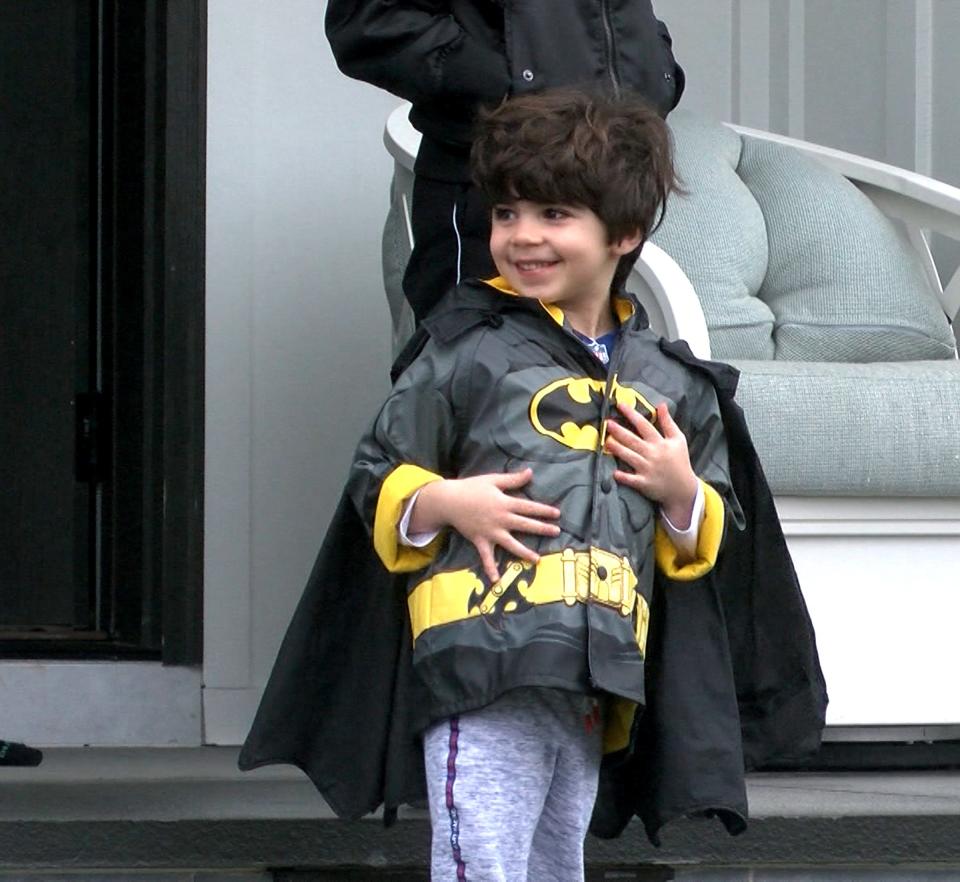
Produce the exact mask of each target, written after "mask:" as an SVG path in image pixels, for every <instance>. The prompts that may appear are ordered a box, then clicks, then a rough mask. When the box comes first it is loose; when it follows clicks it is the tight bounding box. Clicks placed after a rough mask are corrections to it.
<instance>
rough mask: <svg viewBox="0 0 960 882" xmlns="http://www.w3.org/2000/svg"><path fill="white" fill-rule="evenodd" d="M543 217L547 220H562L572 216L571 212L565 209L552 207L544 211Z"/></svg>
mask: <svg viewBox="0 0 960 882" xmlns="http://www.w3.org/2000/svg"><path fill="white" fill-rule="evenodd" d="M543 216H544V217H545V218H546V219H547V220H562V219H563V218H565V217H569V216H570V212H569V211H567V210H566V209H565V208H559V207H557V206H555V205H551V206H550V207H549V208H545V209H544V210H543Z"/></svg>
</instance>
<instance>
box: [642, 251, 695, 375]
mask: <svg viewBox="0 0 960 882" xmlns="http://www.w3.org/2000/svg"><path fill="white" fill-rule="evenodd" d="M627 288H628V289H630V290H631V291H633V293H634V294H636V295H637V299H638V300H639V301H640V303H641V304H642V305H643V308H644V309H645V310H646V311H647V315H648V316H649V317H650V326H651V327H652V328H653V329H654V330H655V331H657V332H658V333H660V334H662V335H663V336H664V337H666V338H667V339H669V340H686V341H687V343H688V344H689V346H690V349H691V350H692V351H693V354H694V355H696V356H697V357H698V358H710V336H709V334H708V333H707V321H706V319H705V318H704V315H703V308H702V307H701V306H700V301H699V299H698V298H697V294H696V292H695V291H694V290H693V285H692V284H690V280H689V279H688V278H687V276H686V274H685V273H684V271H683V270H682V269H680V267H679V266H678V265H677V262H676V261H675V260H674V259H673V258H672V257H671V256H670V255H669V254H667V252H666V251H664V250H663V249H662V248H660V247H658V246H657V245H654V244H653V242H645V243H644V246H643V250H642V251H641V252H640V258H639V260H637V262H636V264H635V266H634V268H633V271H632V272H631V273H630V276H629V278H628V279H627Z"/></svg>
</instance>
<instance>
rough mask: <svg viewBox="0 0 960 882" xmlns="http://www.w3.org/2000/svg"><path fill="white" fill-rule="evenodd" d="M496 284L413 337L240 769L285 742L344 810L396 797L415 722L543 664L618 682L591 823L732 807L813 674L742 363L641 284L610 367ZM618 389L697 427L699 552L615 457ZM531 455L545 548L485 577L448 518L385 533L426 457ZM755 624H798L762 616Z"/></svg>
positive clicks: (790, 748)
mask: <svg viewBox="0 0 960 882" xmlns="http://www.w3.org/2000/svg"><path fill="white" fill-rule="evenodd" d="M497 287H498V282H497V281H496V280H495V281H494V282H491V283H480V282H466V283H464V284H463V285H461V286H460V288H459V289H458V290H457V291H456V293H455V295H454V296H452V297H448V298H447V300H446V301H444V303H443V304H441V306H440V307H438V309H436V310H435V311H434V313H433V314H432V315H431V317H430V318H428V319H427V321H426V322H425V325H424V329H423V330H422V331H421V332H420V333H419V334H418V336H417V337H415V340H414V342H413V344H412V348H411V351H410V352H409V353H408V354H407V358H406V359H405V358H404V356H401V361H402V362H403V361H408V362H409V364H408V365H405V370H403V372H402V373H401V375H400V377H399V379H398V380H397V382H396V384H395V386H394V389H393V391H392V392H391V395H390V396H389V398H388V400H387V402H386V403H385V405H384V407H383V409H382V410H381V412H380V414H379V415H378V417H377V419H376V420H375V422H374V426H373V428H372V429H371V430H370V431H369V432H368V433H367V434H366V435H365V436H364V438H363V439H362V440H361V442H360V444H359V446H358V449H357V452H356V455H355V457H354V464H353V468H352V469H351V476H350V480H349V482H348V485H347V488H346V491H345V493H344V497H343V498H342V499H341V502H340V506H339V508H338V510H337V513H336V514H335V516H334V521H333V523H332V524H331V527H330V530H329V531H328V535H327V539H326V541H325V542H324V545H323V548H322V549H321V551H320V555H319V557H318V560H317V563H316V565H315V567H314V571H313V573H312V575H311V578H310V581H309V582H308V585H307V588H306V590H305V592H304V597H303V599H302V600H301V603H300V605H299V607H298V609H297V611H296V613H295V615H294V619H293V621H292V623H291V625H290V628H289V630H288V633H287V636H286V638H285V640H284V643H283V645H282V646H281V649H280V653H279V656H278V659H277V663H276V665H275V667H274V670H273V673H272V675H271V678H270V681H269V683H268V685H267V689H266V691H265V693H264V697H263V699H262V702H261V705H260V709H259V711H258V713H257V717H256V720H255V722H254V725H253V728H252V730H251V732H250V735H249V736H248V738H247V741H246V743H245V745H244V747H243V750H242V752H241V757H240V765H241V768H253V767H256V766H259V765H263V764H266V763H270V762H292V763H294V764H296V765H298V766H300V767H301V768H303V769H304V770H305V771H306V772H307V774H308V775H310V777H311V779H312V780H313V782H314V784H316V786H317V787H318V788H319V789H320V791H321V792H322V793H323V795H324V796H325V798H326V799H327V801H328V803H329V804H330V806H331V808H333V810H334V811H335V812H337V814H338V815H341V816H344V817H358V816H360V815H363V814H365V813H367V812H370V811H373V810H374V809H375V808H377V806H378V805H380V804H381V803H383V804H384V805H385V808H386V812H387V817H388V819H389V818H390V817H391V816H392V815H393V814H394V812H395V808H396V806H398V805H400V804H402V803H405V802H410V801H415V800H417V799H421V798H422V797H423V795H424V792H425V782H424V779H423V766H422V754H421V749H420V745H419V733H420V732H421V731H422V730H423V728H424V727H425V726H426V725H427V724H429V723H430V722H431V721H433V720H436V719H441V718H443V717H446V716H450V715H453V714H457V713H460V712H464V711H467V710H470V709H473V708H477V707H482V706H484V705H486V704H487V703H489V702H491V701H492V700H493V699H495V698H496V697H497V696H498V695H500V694H502V693H503V692H505V691H507V690H508V689H512V688H516V687H520V686H551V687H555V688H562V689H569V690H573V691H580V692H586V693H601V694H603V695H605V696H607V697H608V701H607V704H608V709H607V720H606V726H605V751H606V757H605V761H604V766H603V769H602V771H601V781H600V788H599V792H598V799H597V805H596V807H595V810H594V820H593V824H592V828H591V829H592V830H593V832H595V833H596V834H597V835H600V836H615V835H617V834H618V833H619V832H620V831H621V830H622V829H623V827H624V826H625V825H626V823H627V822H628V821H629V819H630V818H631V817H632V816H633V815H634V814H637V815H639V816H640V817H641V818H642V819H643V822H644V824H645V825H646V829H647V832H648V835H649V836H650V838H651V840H653V841H657V831H658V830H659V828H660V827H661V826H662V824H663V823H665V822H666V821H668V820H670V819H671V818H673V817H677V816H680V815H689V814H696V813H699V814H715V815H717V816H719V817H720V818H721V819H722V820H723V821H724V823H725V824H726V826H727V828H728V829H729V830H730V831H731V832H739V831H740V830H742V829H743V828H744V826H745V818H746V814H747V806H746V794H745V785H744V778H743V773H744V768H745V765H747V766H748V765H750V764H753V763H756V762H762V761H768V760H770V759H773V758H781V759H782V758H788V757H789V758H793V757H795V756H797V755H799V754H802V753H804V752H808V751H811V750H814V749H816V747H817V746H818V744H819V735H820V731H821V729H822V726H823V719H824V712H825V706H826V692H825V688H824V683H823V678H822V674H821V672H820V667H819V662H818V659H817V654H816V646H815V642H814V637H813V630H812V627H811V624H810V620H809V616H808V615H807V612H806V608H805V606H804V603H803V599H802V596H801V594H800V591H799V587H798V585H797V582H796V576H795V574H794V572H793V567H792V564H791V563H790V559H789V555H788V553H787V550H786V546H785V543H784V541H783V536H782V533H781V532H780V530H779V524H778V522H777V520H776V514H775V512H774V511H773V506H772V500H771V499H770V494H769V491H768V490H767V489H766V484H765V481H764V480H763V477H762V470H761V469H760V466H759V463H758V462H757V461H756V456H755V454H754V452H753V448H752V445H751V444H750V442H749V435H748V434H747V432H746V426H745V424H744V422H743V418H742V414H740V412H739V408H737V407H736V405H735V404H734V403H733V401H732V396H733V392H734V390H735V386H736V372H735V371H734V370H733V369H732V368H729V367H727V366H725V365H715V364H712V363H705V362H699V361H697V360H696V359H694V358H693V356H692V355H691V354H690V353H689V350H688V349H686V347H685V346H684V345H682V344H679V345H678V344H668V343H664V342H663V341H661V340H660V339H659V338H658V337H657V336H656V335H655V334H654V333H653V332H652V331H650V329H649V328H648V326H647V321H646V317H645V315H644V314H643V310H642V309H641V308H640V307H639V305H638V304H636V303H635V302H634V301H633V300H632V299H631V298H630V297H629V295H625V296H624V297H622V298H618V299H616V300H615V301H614V303H615V307H616V311H617V314H618V317H619V318H620V320H621V333H620V339H619V342H618V344H617V347H616V349H615V352H614V356H613V359H612V361H611V363H610V364H609V365H608V366H604V365H602V364H601V363H600V362H599V361H598V360H597V359H596V358H595V357H594V356H593V355H591V354H590V353H589V352H588V351H587V350H586V348H585V347H584V346H583V345H582V344H581V343H580V342H579V340H577V338H576V337H575V336H574V334H573V333H572V331H571V329H570V328H569V326H568V325H567V324H566V323H565V320H564V318H563V315H562V313H561V312H560V310H558V309H557V308H555V307H546V306H544V305H541V304H539V303H538V302H536V301H531V300H528V299H525V298H519V297H515V296H512V295H510V294H509V293H508V292H504V291H501V290H497ZM414 352H415V357H414V354H413V353H414ZM622 401H625V402H628V403H630V404H631V405H633V406H634V407H635V408H636V409H637V410H639V411H640V412H641V413H645V414H647V415H649V416H650V418H651V419H655V408H656V406H657V404H659V403H660V402H666V404H667V406H668V408H669V410H670V412H671V414H672V416H673V417H674V419H675V421H676V422H677V424H678V425H679V426H680V428H681V429H682V430H683V431H684V433H685V434H686V436H687V438H688V441H689V449H690V459H691V464H692V466H693V468H694V471H695V472H696V473H697V475H698V476H699V478H700V479H701V481H702V484H703V489H704V495H705V502H706V514H705V518H704V521H703V523H702V525H701V529H700V536H699V542H698V548H697V556H696V559H695V560H694V561H692V562H690V563H685V564H683V565H678V563H677V561H676V552H675V550H674V548H673V546H672V544H671V543H670V540H669V539H668V538H667V536H666V534H665V532H663V531H662V528H661V527H660V526H659V524H658V518H657V511H656V508H655V506H654V505H653V504H651V503H650V502H649V501H648V500H647V499H645V498H644V497H643V496H641V495H640V494H638V493H636V492H635V491H633V490H630V489H627V488H623V487H621V486H620V485H619V484H618V483H617V482H616V481H614V479H613V477H612V472H613V470H614V468H616V463H615V461H614V460H613V458H612V457H611V456H609V455H608V454H606V453H604V452H603V443H602V441H603V439H602V432H603V429H602V427H603V425H604V423H605V420H606V419H607V418H616V415H617V411H616V406H615V405H616V403H617V402H622ZM527 466H530V467H531V468H532V472H533V479H532V480H531V482H530V483H529V484H527V485H526V486H525V487H524V488H523V489H522V492H523V493H525V494H527V495H529V496H530V498H532V499H535V500H537V501H540V502H547V503H551V504H554V505H556V506H557V507H558V508H559V509H560V511H561V517H560V519H559V525H560V534H559V535H558V536H556V537H529V536H527V537H524V538H525V541H526V542H527V543H528V544H531V545H532V547H534V548H535V549H536V550H537V552H538V554H539V556H540V561H539V563H538V564H536V565H529V564H527V563H525V562H522V561H518V560H513V559H510V558H509V556H505V555H503V554H501V557H500V559H499V560H498V567H499V570H500V573H501V578H500V580H499V581H498V582H497V583H494V584H490V582H489V580H487V578H486V577H485V575H484V573H483V570H482V568H481V566H480V563H479V559H478V556H477V554H476V551H475V550H474V549H473V546H472V545H471V544H470V543H469V542H468V541H467V540H465V539H463V537H460V536H459V535H458V534H456V533H453V532H447V533H445V534H442V535H440V536H438V537H437V538H436V539H435V540H434V542H432V543H431V544H430V545H429V546H427V547H426V548H422V549H419V548H412V547H408V546H404V545H401V544H400V543H399V542H398V536H397V523H398V521H399V518H400V513H401V511H402V508H403V506H404V504H405V501H406V500H407V499H409V497H410V495H411V494H412V493H414V492H416V490H417V489H418V488H419V487H422V486H423V485H424V484H426V483H428V482H429V481H432V480H436V479H437V478H438V477H466V476H469V475H475V474H484V473H490V472H503V471H518V470H521V469H523V468H525V467H527ZM745 526H746V530H744V529H743V528H744V527H745ZM744 536H746V537H747V541H748V543H750V544H748V545H744V544H743V542H742V541H740V542H737V540H736V539H735V538H734V537H740V538H741V540H742V538H743V537H744ZM758 541H762V542H764V543H766V544H765V545H764V547H763V548H762V549H760V548H758V547H757V546H756V544H755V543H756V542H758ZM722 544H725V545H726V546H727V548H725V549H724V551H723V552H722V553H721V554H720V556H719V563H718V564H717V566H714V564H715V562H717V561H718V556H717V555H718V551H719V550H720V547H721V545H722ZM731 545H732V546H734V547H733V549H732V553H730V552H731V548H730V546H731ZM374 549H375V550H376V553H375V554H374V553H373V550H374ZM766 627H777V628H783V627H787V628H789V629H790V630H789V632H788V634H789V638H788V639H787V640H785V641H784V640H780V639H776V640H774V641H773V645H771V642H770V639H769V638H770V637H771V636H773V635H772V634H771V635H765V637H764V639H763V641H760V640H758V639H757V638H758V636H760V635H761V632H762V630H763V629H764V628H766ZM347 769H349V770H350V771H349V772H347V771H346V770H347ZM357 769H360V770H361V771H360V773H359V774H357V773H356V772H355V770H357Z"/></svg>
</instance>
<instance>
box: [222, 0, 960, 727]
mask: <svg viewBox="0 0 960 882" xmlns="http://www.w3.org/2000/svg"><path fill="white" fill-rule="evenodd" d="M655 5H656V8H657V11H658V13H659V14H660V16H661V17H662V18H664V19H665V20H666V21H667V22H668V24H669V26H670V28H671V31H672V32H673V34H674V38H675V47H676V51H677V55H678V57H679V58H680V60H681V62H682V64H683V65H684V67H685V68H686V71H687V75H688V88H687V94H686V96H685V98H684V106H686V107H688V108H690V109H693V110H697V111H699V112H701V113H703V114H706V115H708V116H711V117H714V118H716V119H729V120H732V121H735V122H741V123H743V124H745V125H750V126H754V127H757V128H769V129H773V130H775V131H778V132H781V133H784V134H789V135H793V136H796V137H801V138H807V139H809V140H814V141H820V142H822V143H825V144H829V145H831V146H835V147H839V148H842V149H846V150H852V151H854V152H858V153H863V154H866V155H868V156H871V157H874V158H876V159H880V160H885V161H889V162H894V163H896V164H899V165H904V166H907V167H909V168H913V169H916V170H918V171H921V172H925V173H931V172H932V173H933V174H934V175H935V176H938V177H941V178H943V179H944V180H946V181H949V182H951V183H954V184H960V151H958V150H957V149H956V145H957V144H958V141H960V101H958V100H957V98H956V95H955V88H956V82H957V80H958V75H960V62H958V61H957V52H956V51H955V47H956V46H958V45H960V0H656V2H655ZM324 6H325V5H324V3H322V2H318V0H209V21H208V33H209V69H208V78H209V96H208V125H209V129H208V144H209V153H208V157H207V178H208V192H207V203H208V215H207V231H208V249H207V378H206V382H207V388H206V400H207V450H206V525H205V527H206V557H205V592H206V597H205V605H206V610H205V641H206V645H205V662H204V683H205V690H204V713H205V727H206V739H207V740H208V741H212V742H221V743H229V742H231V741H233V742H235V741H237V740H239V738H240V737H242V735H243V733H244V732H245V731H246V726H247V724H248V722H249V719H250V716H251V715H252V712H253V709H254V707H255V704H256V700H257V697H258V694H259V691H260V689H261V688H262V685H263V683H264V681H265V679H266V676H267V674H268V672H269V668H270V665H271V663H272V660H273V656H274V654H275V652H276V648H277V645H278V643H279V640H280V637H281V636H282V633H283V628H284V626H285V624H286V622H287V620H288V619H289V615H290V612H291V610H292V608H293V605H294V603H295V602H296V599H297V597H298V595H299V592H300V589H301V586H302V584H303V582H304V580H305V578H306V576H307V573H308V571H309V568H310V565H311V563H312V560H313V557H314V554H315V552H316V549H317V547H318V545H319V543H320V540H321V538H322V536H323V532H324V528H325V526H326V523H327V520H328V519H329V516H330V514H331V512H332V510H333V505H334V503H335V501H336V498H337V495H338V493H339V489H340V485H341V482H342V480H343V478H344V474H345V469H346V466H347V463H348V462H349V458H350V453H351V451H352V447H353V444H354V441H355V438H356V436H357V434H358V432H359V431H360V430H361V428H362V427H363V425H364V424H365V423H366V421H367V420H368V419H369V417H370V416H371V415H372V414H373V412H374V410H375V408H376V406H377V403H378V402H379V400H380V399H381V398H382V396H383V394H384V392H385V391H386V388H387V382H386V376H387V368H388V349H389V338H390V335H389V317H388V312H387V307H386V303H385V300H384V297H383V294H382V291H381V283H380V266H379V237H380V227H381V224H382V221H383V217H384V214H385V211H386V204H387V187H388V182H389V177H390V163H389V161H388V158H387V155H386V153H385V151H384V150H383V148H382V145H381V129H382V125H383V121H384V119H385V117H386V114H387V113H388V111H389V109H391V108H392V107H393V106H395V104H396V101H395V99H393V98H391V97H390V96H389V95H386V94H384V93H381V92H379V91H378V90H377V89H375V88H373V87H371V86H367V85H364V84H361V83H355V82H353V81H351V80H348V79H347V78H346V77H344V76H342V75H341V74H340V73H339V72H338V71H337V69H336V67H335V65H334V62H333V59H332V57H331V55H330V51H329V49H328V47H327V44H326V40H325V38H324V36H323V12H324ZM937 257H938V259H939V261H940V262H941V265H942V267H943V268H945V269H949V268H951V267H952V266H955V265H956V263H957V262H958V261H960V255H958V253H957V251H956V249H955V248H954V247H952V246H951V247H945V246H940V245H938V248H937Z"/></svg>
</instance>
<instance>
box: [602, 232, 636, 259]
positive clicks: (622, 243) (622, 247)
mask: <svg viewBox="0 0 960 882" xmlns="http://www.w3.org/2000/svg"><path fill="white" fill-rule="evenodd" d="M642 242H643V235H642V234H641V232H640V230H634V232H632V233H630V234H628V235H626V236H623V237H622V238H621V239H619V240H618V241H616V242H614V243H613V245H611V246H610V247H611V248H612V249H613V252H614V254H616V255H617V256H618V257H623V255H624V254H629V253H630V252H631V251H633V249H634V248H637V247H638V246H639V245H640V244H641V243H642Z"/></svg>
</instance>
